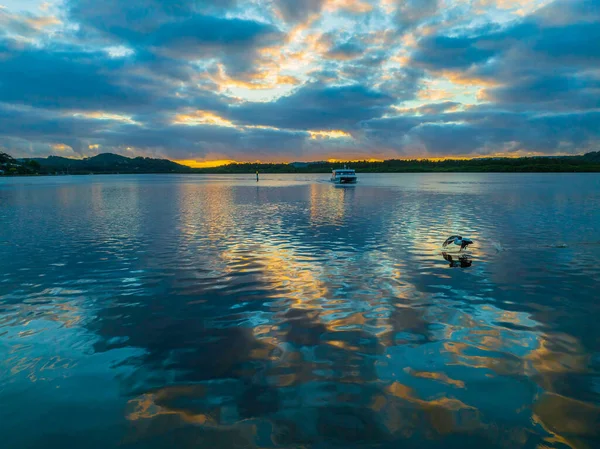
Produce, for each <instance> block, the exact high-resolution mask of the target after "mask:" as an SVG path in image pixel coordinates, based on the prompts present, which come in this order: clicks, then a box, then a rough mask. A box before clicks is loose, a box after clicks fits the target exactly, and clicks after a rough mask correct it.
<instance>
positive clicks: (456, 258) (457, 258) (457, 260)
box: [442, 252, 473, 268]
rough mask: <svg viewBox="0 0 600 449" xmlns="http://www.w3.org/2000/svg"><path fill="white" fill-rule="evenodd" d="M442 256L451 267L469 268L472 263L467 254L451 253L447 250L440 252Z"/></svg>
mask: <svg viewBox="0 0 600 449" xmlns="http://www.w3.org/2000/svg"><path fill="white" fill-rule="evenodd" d="M442 256H444V259H446V260H447V261H448V262H449V263H450V267H453V268H457V267H460V268H469V267H470V266H471V265H473V260H472V259H471V258H470V257H469V255H468V254H456V253H454V254H452V253H447V252H442Z"/></svg>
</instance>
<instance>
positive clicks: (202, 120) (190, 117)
mask: <svg viewBox="0 0 600 449" xmlns="http://www.w3.org/2000/svg"><path fill="white" fill-rule="evenodd" d="M171 123H172V124H174V125H188V126H197V125H211V126H222V127H227V128H237V126H236V125H234V124H233V123H232V122H231V121H229V120H227V119H225V118H223V117H219V116H218V115H216V114H213V113H212V112H208V111H201V110H198V111H194V112H190V113H189V114H177V115H175V118H174V119H173V121H172V122H171Z"/></svg>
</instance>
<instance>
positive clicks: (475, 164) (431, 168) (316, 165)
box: [194, 152, 600, 174]
mask: <svg viewBox="0 0 600 449" xmlns="http://www.w3.org/2000/svg"><path fill="white" fill-rule="evenodd" d="M343 164H344V163H343V162H337V163H330V162H313V163H308V164H304V163H302V164H262V163H237V164H229V165H223V166H221V167H216V168H203V169H195V170H194V171H195V172H196V173H240V174H242V173H254V172H255V171H256V170H258V171H259V172H262V173H328V172H330V171H331V169H332V168H338V167H340V166H342V165H343ZM347 164H348V166H349V167H350V168H353V169H355V170H356V171H358V172H361V173H369V172H372V173H411V172H413V173H425V172H600V152H593V153H587V154H585V155H583V156H560V157H523V158H481V159H468V160H459V159H447V160H443V161H432V160H427V159H420V160H419V159H410V160H401V159H390V160H386V161H382V162H369V161H353V162H347Z"/></svg>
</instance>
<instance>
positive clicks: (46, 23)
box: [27, 16, 62, 30]
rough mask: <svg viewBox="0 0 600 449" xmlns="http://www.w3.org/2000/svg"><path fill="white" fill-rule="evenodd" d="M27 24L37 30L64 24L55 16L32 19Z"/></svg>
mask: <svg viewBox="0 0 600 449" xmlns="http://www.w3.org/2000/svg"><path fill="white" fill-rule="evenodd" d="M27 23H28V24H29V25H31V26H32V27H33V28H35V29H36V30H41V29H42V28H47V27H50V26H53V25H61V24H62V22H61V21H60V20H59V19H58V18H56V17H54V16H42V17H32V18H30V19H27Z"/></svg>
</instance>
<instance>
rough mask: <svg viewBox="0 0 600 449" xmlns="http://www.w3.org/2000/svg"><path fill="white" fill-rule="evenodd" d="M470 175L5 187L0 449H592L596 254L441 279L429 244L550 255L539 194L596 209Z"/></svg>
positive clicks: (523, 257) (553, 189)
mask: <svg viewBox="0 0 600 449" xmlns="http://www.w3.org/2000/svg"><path fill="white" fill-rule="evenodd" d="M460 176H462V175H457V177H453V178H452V179H462V178H460ZM465 176H466V178H467V179H468V180H469V181H470V182H471V183H470V184H468V189H466V191H463V190H459V191H456V190H453V189H460V188H461V187H460V185H459V186H458V187H454V185H450V187H449V185H448V184H440V183H438V182H437V181H436V180H438V179H444V180H447V178H444V177H441V178H438V177H437V176H433V175H432V176H428V175H419V176H415V177H411V176H403V177H392V178H390V179H391V181H385V179H387V178H385V176H384V177H383V178H384V181H385V182H390V183H392V185H391V186H381V185H375V183H377V182H384V181H381V179H382V177H381V176H378V177H377V178H375V179H374V180H373V181H372V182H373V184H374V185H369V182H371V181H370V180H369V177H368V176H364V177H362V178H361V185H360V186H359V187H358V188H353V187H350V188H347V187H343V188H332V186H331V185H329V184H325V183H322V184H321V183H318V182H316V181H315V182H305V181H304V182H297V183H291V182H289V181H286V182H280V183H278V181H277V180H273V179H272V178H270V177H269V176H267V175H265V176H264V177H261V180H260V183H259V186H257V185H256V182H255V180H254V179H251V180H250V181H251V182H248V183H247V185H246V184H244V182H243V181H236V180H235V179H233V181H232V180H231V179H229V178H228V179H226V180H219V182H216V181H210V180H209V181H205V180H204V179H205V178H192V177H176V176H175V177H160V176H157V177H148V178H145V177H119V178H117V177H114V178H111V177H106V178H103V179H101V180H94V181H93V183H92V184H91V186H90V184H87V183H89V182H90V181H88V180H86V179H83V178H81V179H74V180H71V181H69V182H70V183H71V184H68V185H63V186H62V187H60V188H57V187H56V186H52V185H51V186H46V185H44V186H41V187H39V188H37V189H36V188H35V183H36V182H42V181H38V180H32V181H30V182H31V183H33V184H34V187H28V188H27V189H25V188H22V189H14V190H9V191H4V196H3V200H4V201H3V203H2V207H3V208H4V209H2V210H0V213H1V214H2V219H3V220H5V222H6V223H5V224H6V226H5V227H3V231H4V230H8V231H7V232H6V235H3V237H2V238H3V239H5V240H6V242H14V243H15V245H14V246H12V243H11V246H10V247H9V246H7V245H4V244H2V245H0V256H1V257H0V264H1V265H0V268H1V270H0V271H1V273H2V276H3V277H2V278H1V279H2V282H1V283H0V305H1V308H0V344H1V345H2V346H0V348H4V347H7V348H9V349H10V352H9V354H10V355H9V356H8V357H6V358H5V359H4V360H3V365H1V367H2V371H1V374H3V376H0V381H2V382H3V383H2V384H0V399H1V400H2V403H3V404H4V405H6V410H10V415H9V414H6V415H7V416H3V417H4V418H5V419H1V420H0V431H2V434H3V436H4V438H8V439H9V444H8V447H32V448H38V447H39V448H42V447H44V448H45V447H49V443H48V442H49V441H51V442H52V444H54V445H55V446H56V447H84V446H85V447H88V446H87V445H84V444H82V440H81V438H83V437H81V436H80V437H78V435H84V436H85V438H87V439H89V440H93V442H95V443H97V447H103V448H108V447H114V446H117V445H119V446H120V447H124V448H127V449H129V448H141V447H144V448H149V449H155V448H163V447H165V448H166V447H175V446H176V447H178V448H183V449H187V448H191V447H215V448H226V449H228V448H234V447H247V448H259V447H261V448H267V447H271V448H298V447H306V448H309V447H310V448H316V449H321V448H329V447H344V448H348V449H353V448H364V447H369V448H385V449H387V448H390V449H391V448H398V447H406V448H411V449H412V448H419V449H420V448H425V449H438V448H440V449H441V448H444V449H446V448H451V449H453V448H479V447H486V448H488V447H489V448H494V449H506V448H511V449H512V448H527V449H529V448H542V447H543V448H552V449H565V448H568V447H571V448H576V449H583V448H594V447H599V446H598V445H597V444H596V443H597V442H598V438H599V437H600V435H599V434H598V432H599V430H598V429H599V428H600V427H599V426H598V425H597V424H598V419H599V416H600V415H599V407H598V403H600V397H599V396H598V390H597V380H598V372H599V371H600V369H599V368H600V366H599V365H598V359H597V354H598V353H599V352H600V348H599V347H598V341H600V340H599V334H598V331H597V329H596V326H595V323H594V319H593V318H590V317H595V316H598V314H599V313H600V310H599V305H598V302H597V301H594V300H593V298H594V297H595V296H594V295H595V294H596V289H597V283H596V282H597V279H598V276H599V274H600V272H599V269H598V266H599V265H600V264H599V262H600V261H599V259H598V254H596V253H595V252H593V251H588V249H587V248H582V249H581V253H579V254H577V255H575V254H574V253H573V252H572V250H571V249H565V250H564V251H563V250H561V251H560V252H559V253H558V254H557V253H556V252H553V253H550V252H540V251H538V252H534V251H527V252H522V253H518V255H519V257H515V258H514V260H511V263H510V264H498V263H495V262H496V261H497V260H498V259H497V257H499V256H498V255H497V253H496V251H488V249H487V248H486V247H482V248H478V249H477V263H476V264H475V265H474V266H473V269H471V270H464V271H463V270H449V269H447V266H446V263H445V262H444V261H442V260H441V259H440V248H439V242H440V241H442V240H443V239H444V238H445V237H447V235H440V234H438V233H436V232H435V231H432V229H447V228H448V226H449V223H452V225H453V226H454V225H456V226H458V227H459V228H458V229H461V230H463V229H464V230H465V232H469V233H470V235H471V236H472V237H473V239H474V240H475V241H481V240H480V239H481V234H486V235H489V236H490V238H494V239H498V240H506V238H507V236H511V237H512V238H513V239H515V247H518V245H519V243H522V242H519V241H518V239H519V238H520V235H522V239H523V240H532V239H535V236H536V235H537V233H538V232H539V233H540V234H541V235H543V236H544V238H545V236H547V235H550V234H551V235H555V234H558V235H566V234H568V232H566V231H567V229H565V228H566V225H564V226H563V224H562V222H559V221H557V220H545V219H544V220H543V219H542V218H540V217H546V216H548V215H552V214H555V212H556V211H555V209H554V208H555V207H567V206H566V205H569V207H574V205H577V204H578V203H576V202H575V201H573V202H565V201H563V202H555V201H547V199H548V197H550V196H551V195H553V194H554V195H556V196H558V197H560V198H562V197H563V196H565V195H571V197H572V198H583V199H582V201H583V202H582V203H580V204H578V205H577V207H576V208H574V209H573V210H571V211H569V217H575V216H580V218H579V221H576V220H574V219H572V220H571V221H570V222H569V228H570V229H569V231H571V232H572V233H575V234H576V233H577V232H579V233H581V234H582V238H592V237H593V236H590V235H586V233H589V229H593V226H591V224H593V223H596V222H598V220H600V216H599V215H600V213H599V211H600V207H599V206H600V204H597V203H598V198H600V197H598V196H594V195H593V194H589V195H587V196H582V195H584V194H582V193H581V192H594V190H593V189H584V188H583V187H581V186H580V188H578V189H577V190H576V191H570V190H569V189H570V188H571V184H568V185H566V186H565V184H561V183H558V184H552V183H550V182H549V181H545V183H544V185H543V192H544V193H543V195H540V196H539V198H538V196H536V190H535V185H536V184H535V183H534V184H533V185H534V188H531V186H530V185H527V186H526V187H523V186H521V187H519V186H518V184H515V183H514V182H508V181H507V182H506V186H504V187H503V188H504V189H507V191H504V192H501V194H500V193H497V192H498V189H499V187H498V185H494V186H492V187H489V185H488V184H485V183H483V182H479V181H478V182H479V184H474V182H475V181H477V180H478V179H479V178H477V176H476V175H468V176H467V175H465ZM211 179H212V178H211ZM219 179H220V178H219ZM473 179H475V180H474V181H473ZM498 179H504V178H502V177H500V178H498ZM511 179H512V178H511ZM519 179H520V180H523V179H533V180H535V179H537V178H535V177H533V178H527V175H522V177H520V178H519ZM577 179H579V178H577ZM586 179H588V181H587V182H589V178H586ZM234 181H235V182H234ZM45 182H58V181H53V180H46V181H45ZM62 182H66V181H62ZM404 182H405V183H407V184H402V183H404ZM520 182H522V181H520ZM530 182H533V181H530ZM474 185H477V186H479V187H478V188H477V189H478V190H476V189H475V188H474V187H473V186H474ZM415 186H418V189H417V188H416V187H415ZM515 186H516V187H515ZM573 186H574V187H576V186H577V183H573ZM574 187H573V188H574ZM474 190H476V191H474ZM31 192H35V195H33V194H32V193H31ZM569 192H570V193H569ZM574 192H576V194H575V193H574ZM472 195H479V196H481V197H485V200H486V201H476V202H475V201H473V198H472ZM542 197H543V198H544V201H541V200H540V198H542ZM521 201H523V204H524V205H522V207H520V208H518V207H516V206H517V205H520V202H521ZM474 204H475V205H476V206H475V207H474V206H473V205H474ZM587 208H590V209H587ZM4 210H7V211H9V213H4V212H2V211H4ZM439 210H443V211H444V214H439V213H436V212H435V211H439ZM465 211H466V212H465ZM515 211H518V213H517V212H515ZM584 212H585V213H584ZM74 217H76V218H74ZM528 217H529V218H528ZM587 219H589V220H590V221H589V222H588V221H586V220H587ZM527 220H530V221H527ZM515 229H521V230H523V229H525V230H524V231H522V234H520V233H518V232H515ZM31 235H37V236H39V238H38V239H37V240H36V241H32V239H30V236H31ZM415 241H418V242H420V244H419V245H414V243H413V242H415ZM457 246H458V245H457ZM492 249H493V248H492ZM40 250H43V251H40ZM32 251H38V252H36V254H38V256H37V259H36V262H35V263H32V261H31V257H30V255H31V254H32ZM516 251H518V250H516ZM445 253H446V254H443V256H444V260H445V261H446V262H448V263H450V264H451V265H453V266H458V267H463V268H466V266H467V265H468V266H471V265H470V264H471V259H470V257H469V253H462V254H457V253H451V252H450V251H446V252H445ZM7 353H8V352H7ZM90 373H93V374H90ZM90 377H92V381H91V382H89V381H88V383H86V379H90ZM2 379H4V380H2ZM57 392H58V393H57ZM7 393H8V394H7ZM28 394H29V396H27V395H28ZM81 397H85V401H84V400H80V399H79V398H81ZM82 402H85V404H84V406H82V405H81V403H82ZM33 403H35V404H36V410H37V409H39V410H43V411H45V412H46V414H45V416H46V417H47V418H46V419H44V420H39V419H37V415H36V414H32V413H31V404H33ZM96 405H98V406H97V407H96ZM44 407H46V408H44ZM82 407H83V408H82ZM82 410H85V413H82V412H81V411H82ZM107 410H108V411H110V413H109V412H108V411H107ZM50 411H51V412H50ZM124 411H125V412H124ZM40 413H42V412H41V411H40ZM61 413H62V415H60V416H61V422H62V423H63V424H62V425H57V420H58V418H56V419H55V420H54V421H53V417H54V416H55V415H59V414H61ZM11 420H12V421H11ZM15 423H16V424H19V425H20V427H18V426H17V425H16V424H15ZM64 423H68V425H65V424H64ZM19 428H20V429H21V430H18V429H19ZM25 428H26V430H25ZM15 429H17V430H15ZM90 435H93V436H90ZM77 438H79V439H77ZM10 443H13V444H10Z"/></svg>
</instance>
